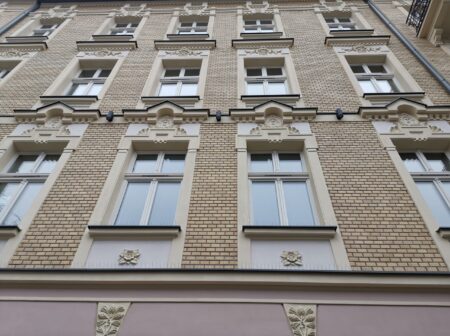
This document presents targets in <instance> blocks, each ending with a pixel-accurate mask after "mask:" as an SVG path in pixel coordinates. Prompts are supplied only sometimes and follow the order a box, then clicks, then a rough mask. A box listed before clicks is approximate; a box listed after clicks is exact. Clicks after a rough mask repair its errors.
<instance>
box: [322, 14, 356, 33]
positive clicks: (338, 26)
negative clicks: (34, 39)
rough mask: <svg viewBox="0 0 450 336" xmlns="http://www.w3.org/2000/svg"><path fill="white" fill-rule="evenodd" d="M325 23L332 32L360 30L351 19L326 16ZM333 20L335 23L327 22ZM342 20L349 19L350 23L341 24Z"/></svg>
mask: <svg viewBox="0 0 450 336" xmlns="http://www.w3.org/2000/svg"><path fill="white" fill-rule="evenodd" d="M324 19H325V22H326V24H327V25H328V28H329V29H330V30H355V29H358V28H357V25H356V23H355V21H353V19H352V18H350V17H336V16H326V17H325V18H324ZM330 19H331V20H333V22H327V20H330ZM341 19H348V20H350V22H340V20H341ZM332 26H335V27H332Z"/></svg>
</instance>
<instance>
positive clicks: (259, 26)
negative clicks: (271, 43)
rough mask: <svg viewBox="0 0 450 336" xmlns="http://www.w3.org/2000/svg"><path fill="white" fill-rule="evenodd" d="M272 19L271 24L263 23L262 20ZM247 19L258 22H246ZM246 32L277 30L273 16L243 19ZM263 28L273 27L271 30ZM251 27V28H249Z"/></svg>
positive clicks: (272, 31) (271, 31)
mask: <svg viewBox="0 0 450 336" xmlns="http://www.w3.org/2000/svg"><path fill="white" fill-rule="evenodd" d="M269 20H270V21H272V23H271V24H267V23H261V21H269ZM247 21H256V24H246V22H247ZM242 25H243V32H244V33H274V32H276V25H275V21H274V19H273V18H271V19H245V18H244V19H243V23H242ZM262 28H271V30H267V29H266V30H263V29H262ZM248 29H251V30H248Z"/></svg>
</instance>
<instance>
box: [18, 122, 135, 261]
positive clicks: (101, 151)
mask: <svg viewBox="0 0 450 336" xmlns="http://www.w3.org/2000/svg"><path fill="white" fill-rule="evenodd" d="M125 129H126V125H125V124H96V125H95V124H94V125H90V126H89V127H88V129H87V130H86V132H85V134H84V136H83V139H82V140H81V143H80V145H79V146H78V148H77V149H76V150H75V151H74V152H73V153H72V156H71V157H70V158H69V161H68V162H67V163H66V165H65V167H64V169H63V171H62V172H61V174H60V175H59V177H58V179H57V180H56V182H55V184H54V185H53V187H52V188H51V190H50V192H49V194H48V196H47V198H46V199H45V201H44V203H43V204H42V206H41V208H40V210H39V212H38V213H37V215H36V217H35V219H34V221H33V223H32V224H31V226H30V228H29V230H28V232H27V233H26V235H25V237H24V239H23V240H22V242H21V244H20V245H19V247H18V248H17V250H16V252H15V254H14V256H13V257H12V259H11V260H10V266H12V267H27V268H40V267H46V268H55V267H68V266H70V264H71V262H72V259H73V257H74V255H75V252H76V251H77V249H78V245H79V243H80V240H81V236H82V234H83V232H84V230H85V228H86V225H87V224H88V220H89V218H90V216H91V213H92V211H93V209H94V207H95V204H96V203H97V199H98V196H99V195H100V192H101V190H102V188H103V184H104V183H105V180H106V177H107V176H108V174H109V170H110V168H111V166H112V163H113V161H114V159H115V157H116V152H117V150H116V148H117V145H118V143H119V140H120V139H121V137H122V135H124V134H125Z"/></svg>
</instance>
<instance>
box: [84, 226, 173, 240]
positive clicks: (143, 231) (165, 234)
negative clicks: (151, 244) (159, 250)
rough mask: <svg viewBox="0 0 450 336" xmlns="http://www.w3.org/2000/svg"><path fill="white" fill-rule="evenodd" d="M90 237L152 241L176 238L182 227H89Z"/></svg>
mask: <svg viewBox="0 0 450 336" xmlns="http://www.w3.org/2000/svg"><path fill="white" fill-rule="evenodd" d="M88 230H89V235H90V236H91V237H92V238H95V239H128V238H132V239H151V238H158V239H159V238H176V237H178V235H179V234H180V232H181V227H180V226H178V225H173V226H142V225H129V226H128V225H127V226H125V225H120V226H119V225H89V226H88Z"/></svg>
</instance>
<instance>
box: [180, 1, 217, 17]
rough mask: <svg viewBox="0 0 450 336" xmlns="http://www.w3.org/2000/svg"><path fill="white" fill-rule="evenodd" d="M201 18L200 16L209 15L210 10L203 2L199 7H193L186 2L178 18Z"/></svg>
mask: <svg viewBox="0 0 450 336" xmlns="http://www.w3.org/2000/svg"><path fill="white" fill-rule="evenodd" d="M191 15H196V16H202V15H210V9H209V8H208V3H207V2H203V3H202V4H200V5H193V4H192V3H190V2H188V3H187V4H186V5H184V7H183V10H182V11H180V16H191Z"/></svg>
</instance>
